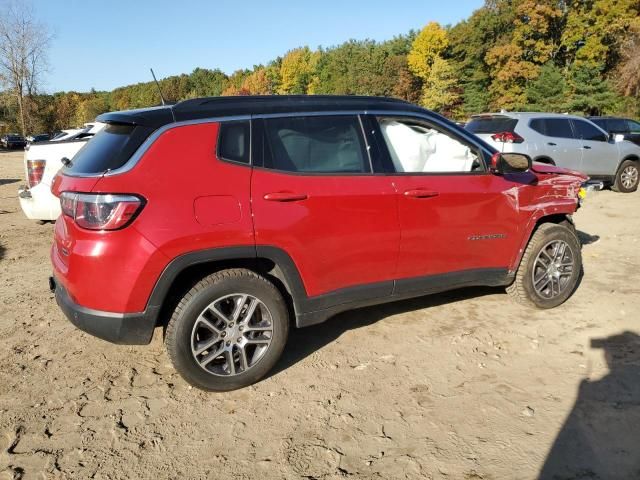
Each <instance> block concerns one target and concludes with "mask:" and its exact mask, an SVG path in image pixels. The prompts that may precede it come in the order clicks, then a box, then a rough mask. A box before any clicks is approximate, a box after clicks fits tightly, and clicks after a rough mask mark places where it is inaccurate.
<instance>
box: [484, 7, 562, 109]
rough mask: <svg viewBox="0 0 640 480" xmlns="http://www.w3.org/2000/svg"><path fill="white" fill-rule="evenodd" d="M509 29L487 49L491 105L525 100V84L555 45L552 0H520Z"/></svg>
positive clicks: (513, 105)
mask: <svg viewBox="0 0 640 480" xmlns="http://www.w3.org/2000/svg"><path fill="white" fill-rule="evenodd" d="M514 14H515V18H514V20H513V25H514V28H513V31H512V33H511V35H510V37H506V38H504V39H503V40H502V41H501V42H499V43H498V44H497V45H495V46H493V47H492V48H490V49H489V50H488V51H487V54H486V56H485V61H486V63H487V65H489V66H490V67H491V72H492V76H493V78H492V82H491V85H490V87H489V92H490V95H491V98H492V102H491V103H492V105H493V106H494V108H506V109H518V108H522V107H523V106H524V105H525V104H526V95H525V87H526V85H527V84H528V83H529V82H530V81H532V80H535V79H536V78H537V77H538V75H539V72H540V67H541V65H543V64H544V63H546V62H547V61H549V60H550V59H551V58H552V57H553V55H554V53H555V52H556V51H557V49H558V48H559V45H558V44H557V39H556V38H555V37H554V33H555V31H556V30H557V27H558V23H559V22H560V20H561V18H562V11H561V10H560V9H559V8H558V2H557V1H556V0H542V1H540V0H520V1H519V2H518V3H517V4H516V7H515V11H514Z"/></svg>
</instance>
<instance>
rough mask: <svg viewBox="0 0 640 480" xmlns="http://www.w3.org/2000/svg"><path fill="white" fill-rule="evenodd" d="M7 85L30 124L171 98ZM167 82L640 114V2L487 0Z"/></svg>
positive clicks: (169, 86)
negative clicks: (403, 27) (465, 14)
mask: <svg viewBox="0 0 640 480" xmlns="http://www.w3.org/2000/svg"><path fill="white" fill-rule="evenodd" d="M0 33H1V31H0ZM1 44H2V40H0V47H1ZM0 55H3V50H2V49H1V48H0ZM2 79H3V77H2V75H1V74H0V80H2ZM3 83H4V84H5V87H6V88H5V90H4V92H3V93H2V94H0V105H1V108H2V111H1V113H0V114H1V115H2V117H3V119H4V122H5V123H6V124H8V125H9V126H10V127H11V128H14V129H16V130H21V129H22V126H23V125H24V129H25V130H26V131H29V132H36V131H38V132H40V131H54V130H57V129H61V128H66V127H70V126H76V125H80V124H82V123H84V122H87V121H91V120H93V119H95V117H96V116H97V115H98V114H100V113H102V112H105V111H111V110H123V109H130V108H139V107H147V106H151V105H157V104H158V103H159V94H158V90H157V87H156V85H155V84H154V83H153V82H152V81H149V82H145V83H138V84H135V85H128V86H125V87H120V88H116V89H115V90H113V91H110V92H103V91H100V92H98V91H94V90H92V91H90V92H88V93H80V92H59V93H54V94H41V93H40V94H39V93H37V91H36V90H34V89H27V90H24V91H22V92H18V91H16V88H15V86H13V87H11V88H7V87H10V86H11V85H10V84H8V83H7V82H6V81H5V82H3ZM160 86H161V89H162V91H163V93H164V96H165V98H166V99H167V100H169V101H179V100H183V99H187V98H194V97H200V96H218V95H260V94H354V95H376V96H391V97H398V98H402V99H405V100H408V101H411V102H414V103H419V104H421V105H423V106H425V107H427V108H430V109H433V110H436V111H439V112H441V113H443V114H445V115H447V116H449V117H451V118H454V119H465V118H467V117H468V116H469V115H471V114H474V113H479V112H485V111H495V110H500V109H507V110H535V111H554V112H573V113H582V114H621V115H627V116H635V117H637V116H640V1H639V0H618V1H617V2H612V1H611V0H486V1H485V4H484V5H483V6H482V7H481V8H480V9H478V10H476V11H475V12H473V14H472V15H471V16H470V17H469V18H467V19H466V20H463V21H461V22H459V23H458V24H456V25H452V26H451V25H447V26H443V25H440V24H438V23H436V22H431V23H428V24H427V25H426V26H425V27H424V28H423V29H422V30H420V31H410V32H408V33H406V34H402V35H399V36H397V37H395V38H393V39H391V40H388V41H383V42H377V41H373V40H349V41H347V42H345V43H343V44H341V45H336V46H332V47H329V48H322V47H320V48H316V49H312V48H309V47H308V46H303V47H299V48H295V49H293V50H290V51H288V52H286V53H285V54H284V55H282V56H281V57H278V58H276V59H274V60H272V61H270V62H268V63H267V64H265V65H255V66H253V68H250V69H249V68H248V69H244V70H238V71H236V72H233V73H232V74H231V75H227V74H225V73H224V72H222V71H221V70H218V69H215V70H210V69H204V68H197V69H195V70H194V71H193V72H191V73H190V74H183V75H177V76H172V77H168V78H165V79H162V80H160ZM18 100H19V101H18ZM21 112H22V113H21Z"/></svg>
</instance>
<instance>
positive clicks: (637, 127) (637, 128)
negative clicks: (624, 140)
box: [627, 120, 640, 134]
mask: <svg viewBox="0 0 640 480" xmlns="http://www.w3.org/2000/svg"><path fill="white" fill-rule="evenodd" d="M627 124H628V125H629V132H630V133H633V134H638V133H640V123H638V122H634V121H633V120H627Z"/></svg>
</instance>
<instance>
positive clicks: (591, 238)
mask: <svg viewBox="0 0 640 480" xmlns="http://www.w3.org/2000/svg"><path fill="white" fill-rule="evenodd" d="M576 233H577V234H578V240H580V243H581V244H582V245H591V244H592V243H596V242H597V241H598V240H600V236H599V235H589V234H588V233H586V232H583V231H581V230H578V231H577V232H576Z"/></svg>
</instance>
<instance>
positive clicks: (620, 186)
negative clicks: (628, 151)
mask: <svg viewBox="0 0 640 480" xmlns="http://www.w3.org/2000/svg"><path fill="white" fill-rule="evenodd" d="M638 165H639V162H635V161H633V160H625V161H624V162H622V165H620V168H619V169H618V173H617V174H616V178H615V181H614V182H613V187H612V188H613V190H615V191H616V192H622V193H630V192H635V191H636V190H637V189H638V180H639V179H640V176H639V172H638Z"/></svg>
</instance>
